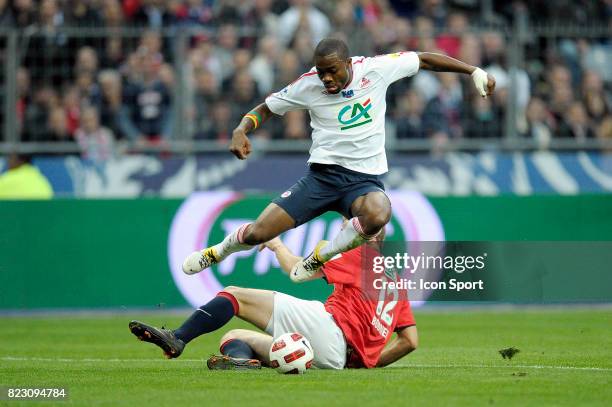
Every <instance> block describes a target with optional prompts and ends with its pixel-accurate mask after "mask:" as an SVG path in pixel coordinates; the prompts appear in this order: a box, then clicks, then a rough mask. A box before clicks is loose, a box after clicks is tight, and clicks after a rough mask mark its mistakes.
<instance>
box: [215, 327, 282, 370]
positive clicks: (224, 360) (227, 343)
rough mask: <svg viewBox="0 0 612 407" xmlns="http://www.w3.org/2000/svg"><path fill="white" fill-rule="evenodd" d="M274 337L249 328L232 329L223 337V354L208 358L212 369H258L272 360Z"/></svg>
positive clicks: (221, 345) (220, 346) (221, 348)
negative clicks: (271, 348) (271, 349)
mask: <svg viewBox="0 0 612 407" xmlns="http://www.w3.org/2000/svg"><path fill="white" fill-rule="evenodd" d="M271 346H272V337H271V336H270V335H266V334H264V333H261V332H256V331H251V330H249V329H232V330H231V331H229V332H227V333H226V334H225V335H223V337H222V338H221V342H220V345H219V350H220V351H221V355H214V356H211V357H210V358H208V361H207V362H206V364H207V365H208V368H209V369H211V370H227V369H254V368H255V369H257V368H260V367H261V364H262V363H265V364H266V365H267V364H269V362H270V355H269V352H270V347H271Z"/></svg>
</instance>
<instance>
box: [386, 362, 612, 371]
mask: <svg viewBox="0 0 612 407" xmlns="http://www.w3.org/2000/svg"><path fill="white" fill-rule="evenodd" d="M392 367H393V366H392ZM398 367H419V368H434V369H435V368H441V369H447V368H465V367H467V368H476V369H497V368H500V369H559V370H592V371H602V372H609V371H612V368H611V367H590V366H550V365H549V366H547V365H497V366H496V365H469V364H468V365H430V364H405V365H400V366H398Z"/></svg>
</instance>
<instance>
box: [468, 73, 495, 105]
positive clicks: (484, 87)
mask: <svg viewBox="0 0 612 407" xmlns="http://www.w3.org/2000/svg"><path fill="white" fill-rule="evenodd" d="M472 80H473V81H474V85H475V86H476V90H477V91H478V94H479V95H480V96H482V97H483V98H486V97H487V96H490V95H492V94H493V92H494V91H495V78H494V77H493V76H492V75H489V74H488V73H486V72H485V71H483V70H482V69H480V68H476V69H475V70H474V72H472Z"/></svg>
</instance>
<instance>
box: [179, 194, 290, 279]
mask: <svg viewBox="0 0 612 407" xmlns="http://www.w3.org/2000/svg"><path fill="white" fill-rule="evenodd" d="M294 226H295V220H294V219H293V218H292V217H291V216H290V215H289V214H288V213H287V212H286V211H285V210H284V209H283V208H281V207H280V206H278V205H277V204H275V203H271V204H270V205H268V206H267V207H266V209H264V211H263V212H262V213H261V214H260V215H259V217H258V218H257V220H256V221H255V222H253V223H246V224H244V225H242V226H240V227H239V228H238V229H236V230H235V231H233V232H232V233H230V234H229V235H227V236H226V237H225V239H223V241H222V242H221V243H219V244H216V245H214V246H211V247H208V248H206V249H204V250H202V251H197V252H193V253H192V254H190V255H189V256H188V257H187V258H186V259H185V261H184V262H183V271H184V272H185V273H186V274H196V273H199V272H200V271H202V270H204V269H206V268H208V267H210V266H212V265H213V264H217V263H219V262H220V261H222V260H223V259H225V258H226V257H227V256H229V255H230V254H232V253H236V252H239V251H243V250H249V249H250V248H252V247H253V246H254V245H258V244H260V243H264V242H267V241H268V240H270V239H273V238H275V237H276V236H278V235H280V234H281V233H283V232H285V231H287V230H289V229H292V228H293V227H294Z"/></svg>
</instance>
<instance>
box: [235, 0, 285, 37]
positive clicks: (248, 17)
mask: <svg viewBox="0 0 612 407" xmlns="http://www.w3.org/2000/svg"><path fill="white" fill-rule="evenodd" d="M249 3H251V8H250V9H249V10H248V11H247V12H246V13H245V16H244V19H243V26H244V27H245V28H248V29H250V30H254V31H255V34H256V38H262V37H264V36H271V37H273V38H275V37H276V34H277V31H278V16H277V15H276V14H274V13H273V12H272V3H273V1H272V0H253V1H251V2H249ZM256 38H255V39H256Z"/></svg>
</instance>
